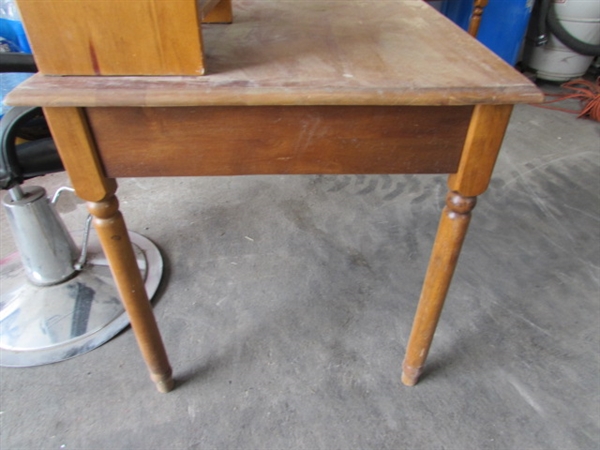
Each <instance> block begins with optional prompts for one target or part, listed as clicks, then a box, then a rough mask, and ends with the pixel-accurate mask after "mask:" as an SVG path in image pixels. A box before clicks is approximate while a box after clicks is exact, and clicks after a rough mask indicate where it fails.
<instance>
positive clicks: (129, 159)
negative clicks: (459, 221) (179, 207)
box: [86, 106, 473, 177]
mask: <svg viewBox="0 0 600 450" xmlns="http://www.w3.org/2000/svg"><path fill="white" fill-rule="evenodd" d="M472 110H473V108H472V107H471V106H458V107H444V106H438V107H422V106H402V107H391V106H385V107H381V106H369V107H364V106H363V107H335V106H294V107H278V106H262V107H261V106H257V107H226V106H223V107H220V106H219V107H189V108H182V107H173V108H138V107H132V108H111V107H108V108H88V109H87V110H86V111H87V115H88V118H89V123H90V127H91V129H92V133H93V134H94V137H95V140H96V143H97V145H98V149H99V153H100V158H101V160H102V164H103V167H104V168H105V170H106V173H107V175H108V176H109V177H136V176H202V175H260V174H368V173H390V174H393V173H454V172H456V170H457V167H458V163H459V160H460V156H461V151H462V147H463V144H464V141H465V137H466V132H467V128H468V125H469V120H470V118H471V114H472Z"/></svg>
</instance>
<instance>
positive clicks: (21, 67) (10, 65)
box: [0, 52, 38, 73]
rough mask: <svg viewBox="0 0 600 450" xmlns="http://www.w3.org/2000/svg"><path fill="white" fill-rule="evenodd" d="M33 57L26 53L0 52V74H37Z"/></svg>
mask: <svg viewBox="0 0 600 450" xmlns="http://www.w3.org/2000/svg"><path fill="white" fill-rule="evenodd" d="M37 71H38V70H37V66H36V65H35V61H34V59H33V55H30V54H27V53H13V52H0V72H3V73H5V72H27V73H29V72H30V73H35V72H37Z"/></svg>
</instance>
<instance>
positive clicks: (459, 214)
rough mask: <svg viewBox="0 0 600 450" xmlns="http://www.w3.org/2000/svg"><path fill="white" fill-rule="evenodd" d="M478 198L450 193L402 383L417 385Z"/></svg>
mask: <svg viewBox="0 0 600 450" xmlns="http://www.w3.org/2000/svg"><path fill="white" fill-rule="evenodd" d="M475 203H476V197H463V196H461V195H460V194H458V193H457V192H449V193H448V195H447V197H446V206H445V208H444V210H443V212H442V218H441V220H440V225H439V228H438V232H437V236H436V238H435V243H434V244H433V250H432V253H431V259H430V260H429V267H428V269H427V274H426V275H425V282H424V284H423V290H422V292H421V298H420V300H419V305H418V306H417V312H416V314H415V319H414V322H413V328H412V331H411V334H410V338H409V341H408V347H407V350H406V356H405V359H404V363H403V364H402V382H403V383H404V384H406V385H407V386H414V385H415V384H416V383H417V381H418V379H419V376H420V375H421V372H422V370H423V365H424V364H425V359H426V358H427V354H428V353H429V348H430V346H431V341H432V340H433V334H434V333H435V329H436V326H437V323H438V320H439V318H440V314H441V312H442V307H443V306H444V300H445V298H446V294H447V292H448V288H449V287H450V281H451V280H452V275H453V274H454V269H455V268H456V263H457V261H458V256H459V254H460V249H461V247H462V243H463V241H464V238H465V235H466V233H467V228H468V226H469V220H470V219H471V211H472V210H473V208H474V207H475Z"/></svg>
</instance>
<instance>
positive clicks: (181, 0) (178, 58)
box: [18, 0, 231, 75]
mask: <svg viewBox="0 0 600 450" xmlns="http://www.w3.org/2000/svg"><path fill="white" fill-rule="evenodd" d="M221 3H223V5H221V4H220V3H219V0H198V1H197V0H168V1H166V0H72V1H65V0H19V1H18V5H19V9H20V11H21V14H22V16H23V22H24V24H25V27H26V30H27V35H28V37H29V40H30V42H31V46H32V49H33V52H34V55H35V58H36V62H37V65H38V68H39V70H40V72H41V73H43V74H46V75H202V74H203V73H204V60H203V51H202V50H203V49H202V34H201V26H200V21H201V19H202V18H204V17H207V18H208V19H210V14H209V13H210V12H211V11H212V10H213V8H215V7H216V8H215V9H216V11H215V14H214V15H213V18H212V20H210V21H220V22H224V21H228V20H229V21H230V20H231V17H230V16H231V14H230V13H231V3H230V1H229V0H222V1H221ZM227 12H229V15H227Z"/></svg>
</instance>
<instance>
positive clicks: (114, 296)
mask: <svg viewBox="0 0 600 450" xmlns="http://www.w3.org/2000/svg"><path fill="white" fill-rule="evenodd" d="M129 236H130V238H131V241H132V243H133V248H134V250H135V253H136V258H137V261H138V266H139V267H140V270H141V272H142V277H143V279H144V281H145V285H146V292H147V293H148V298H150V299H151V298H152V297H153V296H154V294H155V293H156V291H157V289H158V286H159V283H160V279H161V276H162V271H163V262H162V257H161V255H160V252H159V250H158V248H157V247H156V246H155V245H154V244H153V243H152V242H151V241H150V240H148V239H147V238H145V237H144V236H142V235H139V234H137V233H133V232H130V233H129ZM127 325H129V317H128V316H127V314H126V313H125V310H124V309H123V306H122V304H121V301H120V300H119V295H118V293H117V289H116V287H115V284H114V281H113V278H112V275H111V273H110V269H109V267H108V262H107V260H106V258H105V257H104V254H103V252H102V249H101V246H100V244H99V242H98V240H97V237H96V235H95V233H93V232H92V233H91V235H90V239H89V246H88V258H87V263H86V265H85V267H84V268H83V270H82V271H80V272H78V273H77V275H76V276H75V277H74V278H72V279H70V280H68V281H66V282H63V283H60V284H57V285H54V286H45V287H41V286H34V285H33V284H31V282H29V280H28V279H27V276H26V274H25V270H24V269H23V266H22V264H21V259H20V258H19V255H18V253H14V254H12V255H10V256H8V257H7V258H4V259H3V260H1V261H0V366H4V367H30V366H39V365H43V364H50V363H54V362H58V361H63V360H65V359H69V358H73V357H75V356H77V355H81V354H83V353H86V352H89V351H90V350H93V349H94V348H97V347H99V346H100V345H102V344H104V343H105V342H107V341H108V340H110V339H111V338H113V337H114V336H115V335H117V334H118V333H119V332H120V331H121V330H123V329H124V328H125V327H126V326H127Z"/></svg>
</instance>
